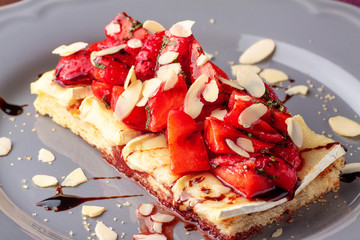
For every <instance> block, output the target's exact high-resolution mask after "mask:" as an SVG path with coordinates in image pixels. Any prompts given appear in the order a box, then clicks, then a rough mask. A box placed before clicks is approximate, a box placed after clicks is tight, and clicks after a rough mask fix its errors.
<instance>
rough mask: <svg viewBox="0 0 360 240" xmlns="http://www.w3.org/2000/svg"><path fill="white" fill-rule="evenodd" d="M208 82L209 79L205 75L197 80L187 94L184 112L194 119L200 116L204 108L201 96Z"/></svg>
mask: <svg viewBox="0 0 360 240" xmlns="http://www.w3.org/2000/svg"><path fill="white" fill-rule="evenodd" d="M207 81H208V77H207V76H206V75H205V74H203V75H201V76H200V77H198V78H197V79H196V80H195V82H193V84H192V85H191V86H190V88H189V90H188V91H187V93H186V96H185V100H184V112H185V113H186V114H188V115H189V116H191V117H192V118H194V119H195V118H196V117H197V116H199V114H200V113H201V110H202V108H203V106H204V104H203V103H202V102H201V97H200V96H201V93H202V92H203V91H204V88H205V85H206V82H207Z"/></svg>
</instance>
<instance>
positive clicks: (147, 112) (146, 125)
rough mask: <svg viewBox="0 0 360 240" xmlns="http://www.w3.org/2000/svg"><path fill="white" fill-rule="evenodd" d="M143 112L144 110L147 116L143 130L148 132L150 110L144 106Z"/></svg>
mask: <svg viewBox="0 0 360 240" xmlns="http://www.w3.org/2000/svg"><path fill="white" fill-rule="evenodd" d="M145 110H146V114H147V120H146V124H145V129H146V130H148V129H149V125H150V120H151V110H150V107H149V106H146V107H145Z"/></svg>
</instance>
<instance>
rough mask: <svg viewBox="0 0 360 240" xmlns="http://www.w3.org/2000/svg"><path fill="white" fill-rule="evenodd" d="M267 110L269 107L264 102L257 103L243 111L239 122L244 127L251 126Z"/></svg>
mask: <svg viewBox="0 0 360 240" xmlns="http://www.w3.org/2000/svg"><path fill="white" fill-rule="evenodd" d="M266 112H267V107H266V106H265V105H264V104H262V103H255V104H253V105H251V106H249V107H247V108H245V109H244V111H242V112H241V114H240V116H239V124H240V125H242V126H243V127H244V128H249V127H251V125H253V123H255V122H256V121H257V120H259V119H260V118H261V117H262V116H264V114H265V113H266Z"/></svg>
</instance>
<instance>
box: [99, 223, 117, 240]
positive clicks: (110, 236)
mask: <svg viewBox="0 0 360 240" xmlns="http://www.w3.org/2000/svg"><path fill="white" fill-rule="evenodd" d="M95 234H96V236H97V237H98V238H99V240H116V239H117V236H118V235H117V233H116V232H114V231H113V230H112V229H111V228H109V227H107V226H106V225H105V224H104V223H103V222H101V221H100V222H98V223H97V224H96V226H95Z"/></svg>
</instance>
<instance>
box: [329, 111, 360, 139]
mask: <svg viewBox="0 0 360 240" xmlns="http://www.w3.org/2000/svg"><path fill="white" fill-rule="evenodd" d="M329 124H330V127H331V129H332V130H333V131H334V132H336V133H337V134H339V135H341V136H344V137H356V136H359V135H360V124H359V123H357V122H355V121H353V120H350V119H348V118H346V117H343V116H336V117H331V118H329Z"/></svg>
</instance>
